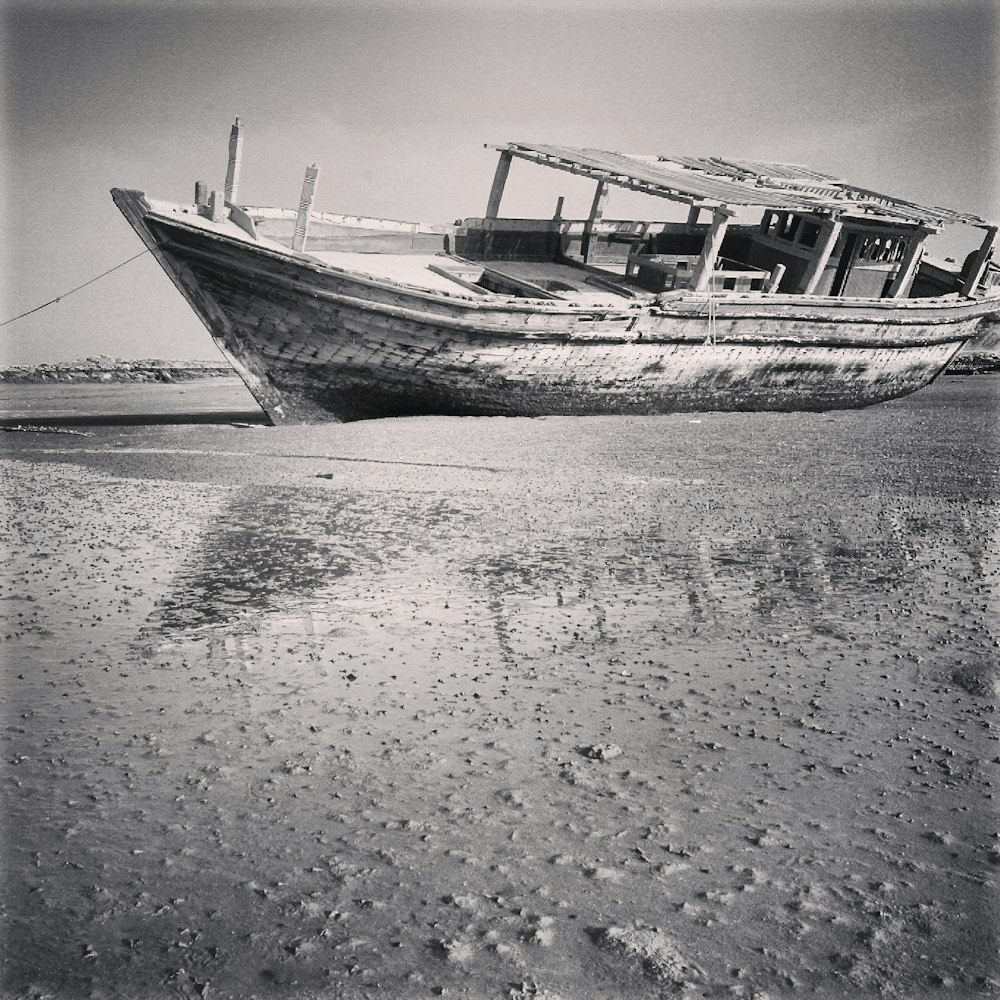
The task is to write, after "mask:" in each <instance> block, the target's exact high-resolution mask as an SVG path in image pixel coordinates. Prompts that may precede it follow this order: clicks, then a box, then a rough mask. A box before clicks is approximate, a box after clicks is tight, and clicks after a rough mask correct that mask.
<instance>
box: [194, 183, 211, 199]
mask: <svg viewBox="0 0 1000 1000" xmlns="http://www.w3.org/2000/svg"><path fill="white" fill-rule="evenodd" d="M194 203H195V204H196V205H207V204H208V185H207V184H206V183H205V182H204V181H195V182H194Z"/></svg>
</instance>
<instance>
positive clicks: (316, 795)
mask: <svg viewBox="0 0 1000 1000" xmlns="http://www.w3.org/2000/svg"><path fill="white" fill-rule="evenodd" d="M998 389H1000V381H998V380H996V379H992V378H989V377H984V378H964V379H957V378H956V379H945V380H941V381H939V382H938V383H936V384H935V385H934V386H933V387H931V388H930V389H928V390H927V391H925V392H923V393H920V394H918V395H917V396H915V397H912V398H910V399H907V400H902V401H899V402H897V403H893V404H890V405H887V406H882V407H878V408H875V409H872V410H866V411H860V412H856V413H836V414H815V415H795V414H745V415H739V414H703V415H700V416H698V417H691V416H690V415H684V416H677V417H663V418H648V419H643V418H596V419H576V420H574V419H551V420H549V419H546V420H535V421H530V420H501V419H496V420H494V419H482V420H479V419H465V420H462V419H443V418H441V419H438V418H433V419H432V418H428V419H413V420H397V421H377V422H371V423H367V424H356V425H350V426H340V427H337V426H334V427H330V426H327V427H322V428H282V429H262V428H233V427H216V428H205V427H202V428H191V427H188V428H181V427H153V428H141V427H134V428H129V429H127V430H119V429H113V428H99V429H95V430H94V431H93V432H92V433H91V434H90V436H88V437H79V438H78V437H71V438H66V439H56V438H53V437H52V436H46V435H37V436H32V435H30V434H18V435H9V436H7V437H6V439H5V440H4V442H3V443H4V445H5V446H6V456H5V458H4V460H3V462H2V466H3V471H4V478H5V483H6V493H7V504H8V506H7V510H8V512H9V514H8V517H7V518H6V519H5V522H4V524H3V526H2V532H3V541H4V546H5V553H4V565H5V566H6V567H7V569H6V572H5V574H4V578H3V581H2V588H3V589H2V591H0V609H2V611H3V615H4V621H3V623H2V629H0V638H2V639H3V645H2V648H0V653H2V663H3V667H2V669H3V704H4V718H3V720H2V734H0V735H2V750H3V754H2V759H3V762H4V771H3V791H4V802H5V807H4V809H5V814H4V821H5V831H4V834H5V836H4V847H3V865H4V871H3V873H2V877H3V886H4V889H3V923H4V926H3V935H4V941H5V948H4V954H3V989H4V990H5V993H4V995H5V996H10V997H43V996H51V997H95V998H134V997H154V998H156V997H178V996H188V997H209V998H224V997H231V998H252V997H261V998H263V997H305V998H311V997H317V998H318V997H324V998H330V997H344V998H356V997H358V998H360V997H372V996H386V997H432V996H441V995H444V996H451V997H468V998H514V1000H525V998H529V997H538V998H548V1000H580V998H587V1000H590V998H594V1000H611V998H614V1000H619V998H622V997H635V998H660V997H671V996H680V997H737V998H739V997H742V998H747V1000H749V998H752V997H757V998H758V1000H763V998H765V997H771V998H779V997H797V996H820V997H838V998H839V997H843V998H849V997H859V996H862V997H863V996H872V997H889V998H911V997H917V996H921V997H922V996H933V995H939V996H955V997H957V996H962V997H966V996H975V997H978V996H991V995H995V994H996V990H997V984H998V975H1000V974H998V963H997V896H996V888H997V876H998V872H1000V867H998V866H1000V840H998V826H997V813H996V799H995V795H996V788H997V785H996V781H997V777H996V770H997V768H996V765H997V760H998V754H1000V749H998V746H997V725H998V723H997V718H996V715H995V707H996V700H997V679H998V666H1000V664H998V653H1000V646H998V640H1000V635H998V625H997V623H998V621H1000V614H998V611H1000V602H998V585H1000V578H998V571H1000V536H998V531H997V524H998V519H997V503H996V498H997V467H998V455H1000V448H998V441H997V433H996V431H997V428H996V414H997V402H998V398H1000V392H998Z"/></svg>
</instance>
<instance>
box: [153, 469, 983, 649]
mask: <svg viewBox="0 0 1000 1000" xmlns="http://www.w3.org/2000/svg"><path fill="white" fill-rule="evenodd" d="M662 515H663V511H662V510H661V509H658V508H655V507H654V508H653V509H652V510H650V511H649V512H647V515H646V517H645V519H644V520H639V521H635V520H633V521H632V522H630V523H629V525H628V528H627V531H625V532H622V533H620V534H618V533H615V532H613V531H607V530H605V531H602V532H601V533H599V534H597V535H592V534H590V533H586V532H580V531H575V532H569V533H563V532H561V531H559V530H555V531H553V532H548V531H546V530H545V529H544V527H540V526H535V527H534V528H533V529H532V538H531V544H530V545H529V546H526V547H525V548H523V549H521V550H519V551H517V552H516V553H512V552H510V551H506V550H504V549H500V550H499V551H498V550H497V547H496V545H495V541H496V538H495V537H493V535H492V533H491V531H490V530H489V529H487V531H486V532H484V533H482V534H479V535H477V536H476V537H470V536H469V534H468V527H469V523H470V520H471V519H472V517H473V516H474V512H472V511H470V510H468V509H463V508H461V507H455V506H451V505H447V504H441V503H440V502H438V501H436V500H435V501H434V502H433V503H431V504H429V505H425V504H424V503H423V502H422V500H421V499H420V498H419V497H407V496H395V497H392V498H391V500H390V501H389V502H385V501H383V502H380V503H378V504H373V503H372V502H371V499H370V497H366V496H365V495H364V494H351V493H349V492H346V491H337V492H332V491H323V490H319V491H316V490H313V491H305V490H301V489H295V490H292V489H282V488H270V489H266V490H264V489H259V488H251V487H245V488H242V489H240V490H238V491H236V492H235V493H234V494H233V495H232V497H231V499H230V500H229V501H228V502H227V503H226V504H224V506H223V507H222V509H221V510H220V511H219V512H218V513H217V514H215V515H214V516H213V517H211V518H210V519H209V521H208V522H207V524H206V526H205V529H204V531H203V534H202V537H201V540H200V542H199V544H198V545H197V546H196V547H195V548H194V549H193V550H192V551H191V553H190V554H189V556H188V558H187V559H186V560H185V561H184V562H183V564H182V565H181V566H180V567H179V569H178V570H177V572H176V574H175V575H174V577H173V580H172V584H171V586H170V588H169V590H168V592H167V593H166V594H165V595H164V596H163V597H162V598H161V599H160V600H159V601H158V603H157V605H156V607H155V608H154V610H153V611H152V613H151V615H150V618H149V621H148V622H147V630H148V631H151V632H152V634H154V635H155V634H161V633H162V634H175V635H183V634H185V633H191V632H192V631H197V630H201V629H208V628H221V629H222V630H223V632H226V631H227V627H229V630H230V631H231V630H232V628H231V627H233V626H237V628H236V631H237V632H241V631H243V630H245V628H247V627H249V626H251V625H252V627H253V629H254V631H261V630H263V631H265V632H276V633H280V632H282V631H285V632H295V633H296V634H300V635H309V634H315V633H317V632H320V633H329V632H331V631H333V630H336V629H337V628H338V626H339V625H342V624H343V622H342V621H341V619H340V616H339V615H338V602H339V601H341V600H343V598H344V594H343V592H342V591H343V587H340V588H338V584H345V585H347V584H348V583H349V582H350V581H354V584H355V585H356V584H357V583H358V582H366V583H369V584H371V583H375V584H376V585H377V586H378V587H379V588H381V589H382V591H383V592H384V594H385V596H386V597H389V596H391V595H392V594H393V593H396V596H397V597H399V596H401V595H400V594H399V593H398V592H397V591H398V589H399V587H400V586H401V584H402V583H403V582H404V581H405V589H409V588H412V587H413V585H414V581H420V580H421V577H422V576H427V577H428V578H427V579H426V581H425V582H424V583H422V584H421V583H419V582H418V583H417V586H418V587H419V588H420V589H421V590H422V591H423V593H424V594H425V596H426V595H430V594H432V593H435V592H437V591H440V590H441V586H442V584H441V581H442V579H447V581H448V589H449V591H453V590H455V589H461V588H462V586H464V587H465V589H466V593H465V595H464V598H463V599H461V600H464V601H465V602H466V603H467V604H469V605H470V606H472V605H477V604H479V603H480V602H483V603H484V604H485V618H486V619H488V620H489V621H490V622H491V623H492V630H493V634H494V637H495V642H496V645H497V648H498V649H499V652H500V656H501V659H502V660H503V662H505V663H507V664H508V665H510V666H514V665H515V664H516V662H517V660H518V657H519V656H520V655H521V654H520V653H519V650H518V640H517V637H516V633H517V628H518V626H520V627H521V628H522V630H524V629H525V627H526V626H528V627H533V628H534V630H535V632H536V633H539V632H545V631H547V630H551V629H552V628H554V627H555V620H556V619H554V618H553V616H552V612H553V610H555V609H556V608H557V607H565V606H567V605H568V604H577V605H579V604H580V603H581V602H582V601H583V602H584V603H586V605H587V607H588V609H589V612H590V614H591V616H592V619H593V635H592V636H591V640H592V641H593V639H594V638H596V639H597V640H598V641H599V640H601V639H602V638H606V631H607V623H606V621H605V619H607V617H608V612H607V609H608V608H609V607H614V608H617V609H618V610H617V611H616V613H615V614H614V615H612V618H615V617H617V618H619V619H621V620H622V622H621V623H622V625H624V624H625V622H626V621H627V627H628V628H629V629H632V630H633V631H634V630H640V631H641V630H642V629H644V628H648V627H651V626H655V627H656V628H658V629H662V628H664V627H665V626H667V625H669V627H670V628H671V629H672V630H673V631H674V632H676V633H678V634H681V633H686V632H688V631H693V632H695V633H697V634H702V635H704V634H705V630H706V629H709V631H710V632H711V631H715V632H716V633H725V632H726V631H727V630H732V629H733V628H736V627H745V628H749V629H751V630H753V631H760V630H762V629H771V628H774V627H779V628H786V627H793V628H794V629H795V630H796V632H797V633H798V634H800V635H809V634H813V635H815V636H821V637H827V638H830V639H835V640H839V641H842V642H848V641H856V640H858V639H859V638H860V637H862V636H867V637H871V636H874V635H876V634H877V633H878V632H879V631H880V629H881V628H883V627H884V626H883V624H881V618H880V617H879V616H877V615H876V616H875V617H874V618H873V617H872V616H871V615H870V614H868V611H869V610H870V609H871V608H872V607H873V606H874V605H875V604H876V603H878V604H881V606H882V610H883V612H884V613H885V615H886V616H887V619H888V617H889V616H892V615H905V616H909V615H912V614H913V613H914V611H917V610H919V608H920V607H923V608H924V609H925V610H926V609H930V608H931V607H933V606H935V605H939V604H941V602H947V601H948V600H949V595H948V591H949V588H950V586H951V578H952V574H953V573H955V572H957V571H958V570H957V568H958V567H960V568H961V571H962V573H963V579H964V580H965V581H966V582H967V583H969V584H971V585H973V586H976V585H980V586H982V587H983V588H986V587H989V586H991V585H992V584H993V582H994V581H993V577H994V575H995V574H993V573H991V571H990V569H989V566H988V565H987V561H988V557H987V556H986V554H985V553H986V547H985V546H984V542H983V539H984V537H987V536H988V535H989V525H988V523H984V518H985V521H988V519H989V517H988V514H987V515H985V516H979V515H975V516H974V515H971V514H969V513H967V512H965V513H962V514H961V516H960V517H958V518H957V519H954V520H951V521H949V520H942V519H940V518H937V519H934V518H930V517H928V516H925V515H922V514H920V513H919V512H916V511H910V512H907V511H905V510H903V509H901V508H895V509H894V508H892V507H884V508H882V509H879V510H875V511H871V512H869V513H868V514H867V515H865V516H860V515H859V516H857V517H855V518H853V519H851V520H850V521H848V520H846V519H844V518H843V517H842V513H841V512H840V511H839V510H838V509H837V508H836V506H834V505H831V506H830V507H829V508H826V509H824V508H821V507H820V508H817V507H816V506H815V505H814V506H813V507H811V508H810V509H809V510H808V511H804V512H802V515H801V517H797V516H795V515H792V516H786V517H784V518H782V519H781V520H780V521H778V520H771V519H767V518H766V517H761V516H758V517H743V518H741V519H740V520H739V522H738V523H734V521H733V520H732V518H731V517H730V516H728V515H726V516H722V517H720V518H719V519H718V520H717V521H716V523H714V524H713V523H712V521H713V519H712V517H711V516H709V517H703V518H702V519H701V521H700V524H699V528H698V530H696V531H692V532H690V533H689V534H687V535H686V536H685V535H683V534H681V535H678V533H677V532H675V531H671V530H669V529H665V528H664V523H663V516H662ZM480 516H481V512H480ZM402 524H405V525H407V526H408V528H407V530H406V531H400V530H399V526H400V525H402ZM503 530H504V527H503V525H501V524H497V525H495V526H494V527H493V531H495V532H496V533H498V536H499V533H502V532H503ZM428 532H432V533H433V539H434V541H433V544H432V543H431V542H430V539H431V537H432V536H431V535H430V534H427V533H428ZM442 549H443V550H446V551H448V553H449V556H448V559H447V565H441V564H440V554H441V550H442ZM429 557H430V558H429ZM428 560H429V561H428ZM944 567H947V570H944V571H943V568H944ZM570 579H573V580H576V581H579V582H580V584H581V586H580V587H579V588H578V592H577V593H567V592H566V591H567V590H571V589H572V588H568V587H567V581H568V580H570ZM894 598H896V599H894ZM584 599H585V601H584ZM623 609H631V610H630V611H626V613H625V614H624V616H623V614H622V612H623ZM643 609H645V610H643ZM963 613H964V621H963V628H964V629H965V630H972V631H976V630H979V631H982V630H989V628H990V625H989V616H988V615H986V616H984V615H983V614H982V613H981V612H980V611H978V610H977V609H976V608H974V607H971V606H968V607H964V609H963ZM385 615H388V617H389V618H393V617H395V616H396V612H393V611H387V612H385V613H384V615H383V617H385ZM557 617H558V616H556V618H557ZM387 621H388V619H387ZM387 621H384V622H383V625H384V624H386V623H387ZM397 624H399V622H397ZM437 624H439V625H440V627H441V629H442V631H447V630H448V628H449V623H448V621H447V620H445V621H441V622H438V623H437ZM453 624H454V625H455V634H460V633H461V632H462V628H461V627H458V625H457V623H453ZM552 638H555V639H556V647H555V648H558V646H559V643H560V640H561V639H565V636H558V635H556V636H546V637H545V638H544V641H545V642H548V641H549V640H550V639H552ZM942 655H944V651H942Z"/></svg>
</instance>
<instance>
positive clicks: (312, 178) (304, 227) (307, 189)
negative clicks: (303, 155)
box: [292, 163, 319, 253]
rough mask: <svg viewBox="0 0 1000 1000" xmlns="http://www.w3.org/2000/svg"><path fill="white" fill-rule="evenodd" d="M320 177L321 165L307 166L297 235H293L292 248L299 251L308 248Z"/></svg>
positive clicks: (297, 220) (300, 200)
mask: <svg viewBox="0 0 1000 1000" xmlns="http://www.w3.org/2000/svg"><path fill="white" fill-rule="evenodd" d="M318 177H319V167H317V166H316V164H315V163H314V164H313V165H312V166H311V167H306V176H305V179H304V180H303V181H302V195H301V197H300V198H299V214H298V218H296V220H295V235H294V236H293V237H292V249H293V250H296V251H298V252H299V253H302V252H304V251H305V248H306V236H307V235H308V233H309V212H310V211H311V209H312V203H313V198H314V197H315V195H316V179H317V178H318Z"/></svg>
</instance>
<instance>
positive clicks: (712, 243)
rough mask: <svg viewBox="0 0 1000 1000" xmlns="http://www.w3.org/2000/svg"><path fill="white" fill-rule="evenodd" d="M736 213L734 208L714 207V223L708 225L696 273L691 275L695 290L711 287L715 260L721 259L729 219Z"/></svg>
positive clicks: (695, 268)
mask: <svg viewBox="0 0 1000 1000" xmlns="http://www.w3.org/2000/svg"><path fill="white" fill-rule="evenodd" d="M735 214H736V213H735V212H734V211H732V209H729V208H726V206H725V205H720V206H719V207H718V208H714V209H712V224H711V225H710V226H709V227H708V235H707V236H706V237H705V245H704V246H703V247H702V249H701V256H700V257H699V258H698V263H697V264H695V266H694V273H693V274H692V275H691V288H692V290H693V291H695V292H703V291H705V289H706V288H708V287H709V284H710V282H711V280H712V272H713V271H714V270H715V262H716V261H717V260H718V259H719V251H720V250H721V249H722V241H723V239H725V236H726V229H727V228H728V227H729V220H730V219H731V218H732V217H733V216H734V215H735Z"/></svg>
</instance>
